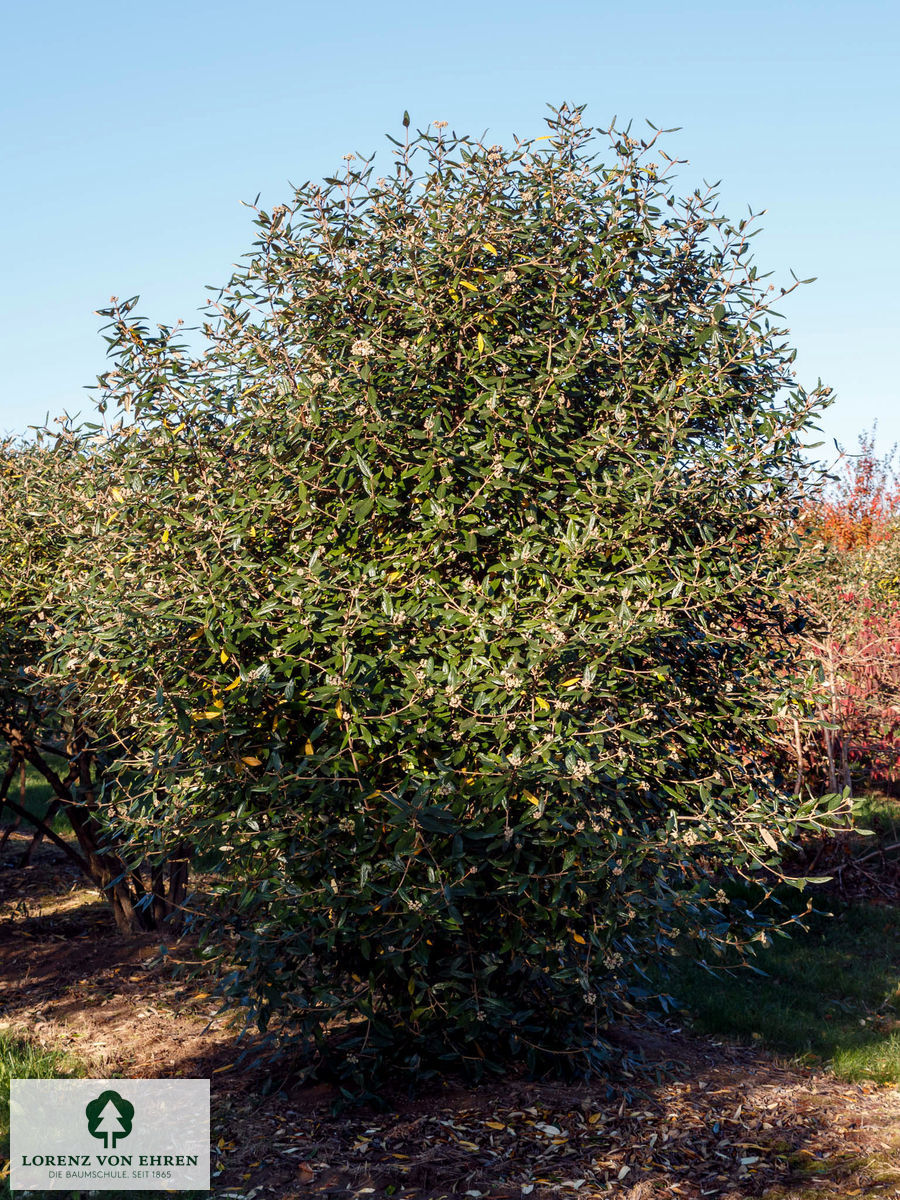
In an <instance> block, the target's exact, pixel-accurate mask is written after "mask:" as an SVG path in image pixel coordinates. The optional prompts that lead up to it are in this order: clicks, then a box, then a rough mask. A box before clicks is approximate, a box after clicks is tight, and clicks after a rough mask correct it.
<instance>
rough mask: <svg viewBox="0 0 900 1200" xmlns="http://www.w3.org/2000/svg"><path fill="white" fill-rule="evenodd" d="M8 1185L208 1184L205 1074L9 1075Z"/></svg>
mask: <svg viewBox="0 0 900 1200" xmlns="http://www.w3.org/2000/svg"><path fill="white" fill-rule="evenodd" d="M9 1140H10V1178H9V1183H10V1188H11V1190H12V1191H14V1192H16V1191H66V1192H70V1193H71V1192H77V1191H84V1192H88V1191H111V1190H113V1189H116V1190H118V1191H150V1190H155V1189H158V1190H160V1191H166V1190H175V1191H186V1190H192V1189H199V1190H202V1189H208V1188H209V1080H208V1079H13V1080H12V1081H11V1084H10V1139H9Z"/></svg>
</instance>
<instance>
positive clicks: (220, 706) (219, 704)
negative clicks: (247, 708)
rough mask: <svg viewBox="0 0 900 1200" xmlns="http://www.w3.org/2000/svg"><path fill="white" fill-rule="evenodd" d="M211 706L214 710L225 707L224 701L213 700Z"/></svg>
mask: <svg viewBox="0 0 900 1200" xmlns="http://www.w3.org/2000/svg"><path fill="white" fill-rule="evenodd" d="M213 704H214V705H215V707H216V708H224V707H225V701H224V700H214V701H213Z"/></svg>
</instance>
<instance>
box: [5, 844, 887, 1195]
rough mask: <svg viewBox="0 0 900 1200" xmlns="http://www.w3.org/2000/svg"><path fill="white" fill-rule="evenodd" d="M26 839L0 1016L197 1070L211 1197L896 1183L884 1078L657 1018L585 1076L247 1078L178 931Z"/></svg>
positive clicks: (9, 859)
mask: <svg viewBox="0 0 900 1200" xmlns="http://www.w3.org/2000/svg"><path fill="white" fill-rule="evenodd" d="M26 844H27V839H26V838H25V837H23V836H21V835H15V836H13V837H12V838H11V839H10V841H9V843H8V845H7V847H6V849H5V851H4V853H3V857H2V860H0V1030H3V1031H6V1032H8V1033H10V1034H14V1035H15V1036H19V1037H23V1038H26V1039H29V1040H31V1041H33V1042H35V1043H38V1044H40V1045H41V1046H43V1047H47V1048H52V1049H54V1050H60V1051H66V1052H70V1053H71V1054H72V1055H74V1056H76V1057H77V1058H78V1059H79V1060H80V1061H81V1063H82V1064H84V1066H85V1067H86V1069H87V1070H88V1072H89V1073H90V1074H91V1075H94V1076H96V1077H98V1078H102V1077H109V1076H122V1077H132V1078H153V1077H166V1078H172V1077H179V1076H181V1077H191V1078H209V1079H211V1080H212V1095H213V1127H214V1131H215V1132H214V1142H215V1152H214V1160H213V1161H214V1166H213V1170H214V1172H215V1175H214V1178H213V1189H212V1191H213V1194H214V1195H217V1196H222V1197H226V1196H228V1197H235V1198H237V1197H246V1198H249V1197H254V1196H256V1197H260V1198H262V1197H269V1196H274V1197H277V1198H279V1200H297V1198H300V1197H307V1196H312V1195H315V1196H334V1197H349V1196H354V1197H356V1196H360V1197H361V1196H367V1197H369V1196H371V1197H381V1196H396V1197H409V1198H416V1200H425V1198H433V1200H438V1198H439V1197H445V1196H461V1195H468V1196H474V1197H484V1198H485V1200H489V1198H490V1200H509V1198H512V1197H517V1198H518V1197H528V1196H530V1197H532V1198H533V1200H545V1198H547V1197H551V1196H553V1197H556V1196H573V1197H582V1198H588V1197H598V1196H604V1197H606V1196H616V1197H622V1198H627V1200H651V1198H663V1197H671V1198H674V1197H681V1198H682V1200H700V1197H703V1196H716V1197H723V1198H725V1200H739V1198H741V1197H755V1196H767V1197H769V1198H770V1200H800V1198H804V1200H805V1198H807V1197H811V1196H816V1197H823V1198H824V1197H838V1196H840V1197H844V1196H848V1197H850V1196H861V1197H865V1198H866V1200H875V1198H876V1197H878V1198H880V1197H889V1196H890V1197H895V1196H900V1091H898V1089H895V1088H881V1087H877V1086H876V1085H874V1084H872V1085H865V1084H864V1085H855V1084H852V1085H851V1084H847V1083H843V1082H841V1081H840V1080H836V1079H835V1078H834V1077H833V1076H831V1075H829V1074H824V1073H813V1072H810V1071H807V1070H804V1069H801V1068H798V1067H796V1066H792V1065H791V1064H788V1063H784V1062H779V1061H777V1060H776V1059H774V1058H772V1057H771V1056H769V1055H767V1054H765V1053H762V1052H760V1051H758V1050H756V1049H754V1048H747V1047H742V1046H737V1045H731V1044H728V1043H725V1042H713V1041H708V1040H702V1039H699V1038H696V1037H692V1036H690V1035H689V1034H687V1033H685V1032H684V1031H682V1030H680V1029H677V1028H675V1027H670V1028H665V1027H663V1026H661V1025H654V1026H650V1025H645V1026H639V1025H635V1026H634V1027H631V1028H622V1029H620V1030H617V1031H615V1037H616V1038H617V1039H618V1041H619V1042H620V1043H621V1044H622V1046H623V1049H624V1050H626V1051H627V1052H628V1053H627V1057H626V1060H625V1065H624V1066H623V1067H621V1068H619V1069H618V1070H617V1071H616V1073H614V1074H613V1075H611V1076H610V1077H609V1078H605V1079H597V1080H593V1081H591V1082H590V1083H579V1084H572V1085H563V1084H559V1083H544V1082H534V1081H529V1080H527V1079H524V1078H509V1079H506V1080H503V1081H501V1082H494V1083H491V1084H485V1085H482V1086H478V1087H472V1086H468V1087H466V1086H463V1085H462V1084H461V1083H459V1082H458V1081H454V1080H447V1081H445V1082H444V1084H443V1085H442V1086H435V1085H428V1086H427V1087H423V1089H422V1092H421V1094H420V1095H418V1096H416V1097H413V1098H410V1097H405V1096H386V1097H385V1101H386V1107H385V1108H382V1109H379V1110H374V1109H370V1110H359V1109H357V1110H352V1111H349V1112H344V1113H338V1114H335V1111H334V1109H335V1101H336V1099H337V1097H336V1094H335V1093H334V1091H333V1089H330V1088H329V1087H327V1086H323V1085H319V1086H315V1087H311V1086H308V1085H307V1086H299V1087H294V1088H290V1087H286V1086H285V1087H282V1088H281V1090H280V1091H277V1092H275V1093H274V1094H268V1095H265V1094H263V1088H264V1084H265V1083H266V1079H265V1075H264V1073H263V1071H262V1070H261V1069H259V1068H257V1069H254V1070H247V1069H245V1068H243V1067H242V1066H241V1065H240V1063H238V1062H237V1060H238V1059H239V1058H240V1055H241V1053H242V1050H243V1048H244V1047H243V1043H239V1042H238V1034H239V1030H238V1029H237V1028H236V1027H234V1026H232V1025H231V1024H229V1022H228V1021H227V1020H225V1019H224V1018H223V1017H222V1016H221V1015H219V1014H218V1005H217V1003H216V1002H215V1000H214V999H213V998H212V996H211V995H210V994H209V992H208V991H207V989H206V986H204V985H198V984H197V982H196V981H194V982H190V981H187V980H185V979H184V978H181V977H178V975H177V970H176V968H177V964H178V963H179V962H184V961H189V960H190V959H191V958H192V956H193V947H192V946H191V945H190V944H189V943H182V944H180V945H179V944H173V945H170V946H169V947H168V948H167V956H166V957H163V956H162V955H161V953H160V950H161V947H160V941H159V938H158V937H157V936H155V935H150V934H143V935H137V936H134V937H130V938H126V937H122V936H121V935H119V934H118V933H117V932H116V930H115V927H114V925H113V923H112V920H111V917H110V915H109V912H108V909H107V908H106V906H105V904H104V903H103V901H102V900H100V899H99V897H97V896H96V894H95V893H93V892H92V891H91V890H90V889H89V888H87V887H86V886H84V884H83V883H82V881H81V878H80V877H79V876H78V874H77V872H76V871H75V870H74V869H73V868H72V867H71V865H70V864H69V862H68V861H67V860H66V859H65V856H64V855H63V854H62V853H61V852H60V851H58V850H57V849H56V848H55V847H52V846H50V847H47V846H42V847H41V848H40V849H39V850H38V852H37V853H36V854H35V856H34V860H33V863H34V865H33V866H31V867H29V868H25V869H23V868H21V867H20V866H19V865H18V860H19V858H20V856H21V853H22V849H23V848H24V846H25V845H26ZM236 1064H237V1065H236Z"/></svg>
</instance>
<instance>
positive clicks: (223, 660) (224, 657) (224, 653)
mask: <svg viewBox="0 0 900 1200" xmlns="http://www.w3.org/2000/svg"><path fill="white" fill-rule="evenodd" d="M219 662H220V663H227V662H228V652H227V651H225V650H220V651H219Z"/></svg>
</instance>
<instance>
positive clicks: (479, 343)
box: [475, 333, 484, 354]
mask: <svg viewBox="0 0 900 1200" xmlns="http://www.w3.org/2000/svg"><path fill="white" fill-rule="evenodd" d="M475 345H476V346H477V347H478V353H479V354H481V352H482V351H483V350H484V338H483V337H482V336H481V334H480V333H479V335H478V337H477V338H476V339H475Z"/></svg>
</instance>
